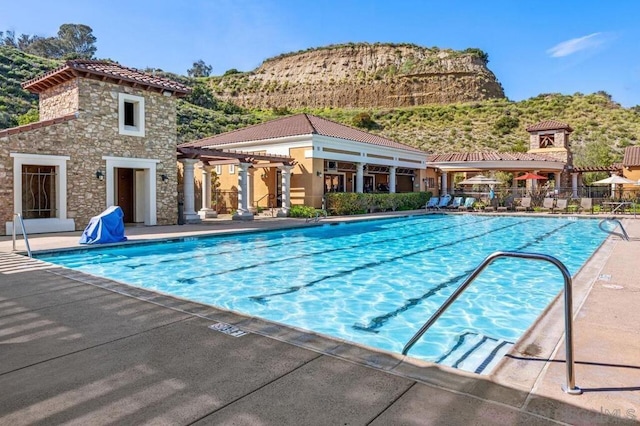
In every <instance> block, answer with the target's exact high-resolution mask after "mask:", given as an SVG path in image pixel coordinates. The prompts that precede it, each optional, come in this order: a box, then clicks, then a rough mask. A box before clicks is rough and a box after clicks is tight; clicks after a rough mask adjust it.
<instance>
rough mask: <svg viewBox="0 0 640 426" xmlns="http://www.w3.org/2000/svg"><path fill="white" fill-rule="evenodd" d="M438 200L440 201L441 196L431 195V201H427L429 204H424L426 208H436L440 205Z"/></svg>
mask: <svg viewBox="0 0 640 426" xmlns="http://www.w3.org/2000/svg"><path fill="white" fill-rule="evenodd" d="M438 201H440V197H431V198H429V201H427V205H426V206H424V208H425V209H426V210H429V209H435V208H436V207H438Z"/></svg>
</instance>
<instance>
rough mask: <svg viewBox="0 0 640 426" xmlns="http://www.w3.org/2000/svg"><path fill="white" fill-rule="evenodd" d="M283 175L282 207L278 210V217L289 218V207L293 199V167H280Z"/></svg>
mask: <svg viewBox="0 0 640 426" xmlns="http://www.w3.org/2000/svg"><path fill="white" fill-rule="evenodd" d="M278 168H279V169H280V170H281V171H282V173H281V175H282V206H281V207H280V210H278V217H287V216H289V207H290V204H289V203H290V199H291V169H293V166H280V167H278Z"/></svg>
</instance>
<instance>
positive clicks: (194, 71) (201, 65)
mask: <svg viewBox="0 0 640 426" xmlns="http://www.w3.org/2000/svg"><path fill="white" fill-rule="evenodd" d="M212 69H213V68H212V67H211V65H207V64H205V62H204V61H203V60H202V59H200V60H198V61H196V62H194V63H193V66H192V67H191V68H189V69H188V70H187V74H189V76H190V77H209V75H210V74H211V70H212Z"/></svg>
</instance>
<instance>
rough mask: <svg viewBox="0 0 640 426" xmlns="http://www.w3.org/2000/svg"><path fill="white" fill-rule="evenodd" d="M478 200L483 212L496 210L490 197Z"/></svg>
mask: <svg viewBox="0 0 640 426" xmlns="http://www.w3.org/2000/svg"><path fill="white" fill-rule="evenodd" d="M496 201H497V200H496ZM480 202H481V203H482V204H483V205H484V207H483V210H484V211H485V212H487V213H490V212H493V211H495V210H496V207H495V206H494V202H493V200H492V199H489V198H483V199H481V200H480Z"/></svg>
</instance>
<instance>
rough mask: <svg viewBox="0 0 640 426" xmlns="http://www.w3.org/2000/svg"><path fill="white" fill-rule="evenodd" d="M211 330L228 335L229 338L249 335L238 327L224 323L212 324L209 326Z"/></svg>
mask: <svg viewBox="0 0 640 426" xmlns="http://www.w3.org/2000/svg"><path fill="white" fill-rule="evenodd" d="M209 328H210V329H211V330H215V331H219V332H221V333H224V334H228V335H229V336H233V337H241V336H244V335H245V334H249V333H247V332H246V331H243V330H240V329H239V328H238V327H236V326H234V325H231V324H225V323H224V322H218V323H215V324H212V325H210V326H209Z"/></svg>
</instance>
